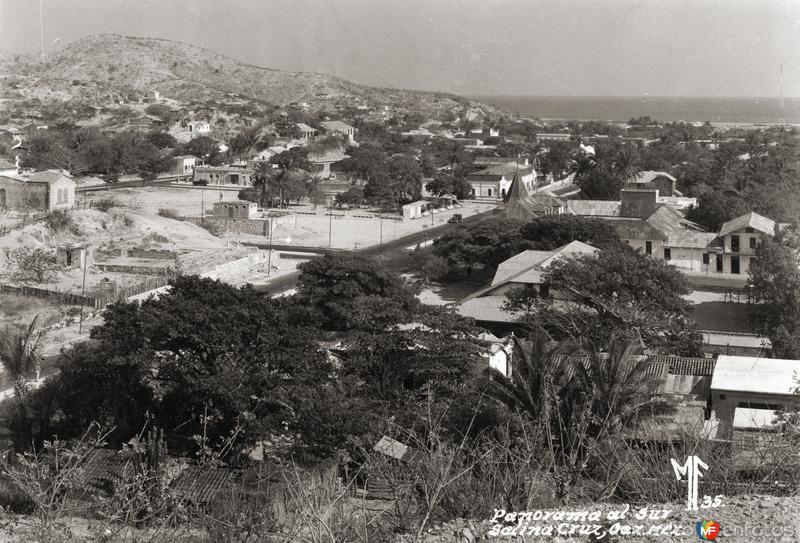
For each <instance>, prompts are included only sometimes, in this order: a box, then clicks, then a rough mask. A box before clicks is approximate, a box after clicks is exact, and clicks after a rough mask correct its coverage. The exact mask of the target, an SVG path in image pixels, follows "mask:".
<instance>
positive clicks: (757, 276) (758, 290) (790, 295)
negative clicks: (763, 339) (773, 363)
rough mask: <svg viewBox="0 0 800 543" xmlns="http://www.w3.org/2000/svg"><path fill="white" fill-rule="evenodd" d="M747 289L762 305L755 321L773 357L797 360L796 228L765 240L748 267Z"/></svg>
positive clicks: (799, 288) (799, 253)
mask: <svg viewBox="0 0 800 543" xmlns="http://www.w3.org/2000/svg"><path fill="white" fill-rule="evenodd" d="M749 273H750V286H751V287H752V289H753V292H754V294H755V295H756V296H758V297H759V298H760V299H761V301H762V302H763V303H761V304H757V306H756V311H755V313H754V320H755V323H756V326H757V327H758V329H759V331H761V332H762V333H763V334H765V335H766V336H767V337H769V339H770V341H771V342H772V350H773V354H774V355H775V356H777V357H782V358H798V357H800V236H799V235H798V231H797V228H796V227H792V228H788V229H786V230H784V231H783V232H780V233H779V234H778V235H777V236H776V237H775V238H774V239H766V240H764V241H763V242H762V243H761V245H759V246H758V247H757V248H756V258H755V259H753V260H752V261H751V263H750V269H749Z"/></svg>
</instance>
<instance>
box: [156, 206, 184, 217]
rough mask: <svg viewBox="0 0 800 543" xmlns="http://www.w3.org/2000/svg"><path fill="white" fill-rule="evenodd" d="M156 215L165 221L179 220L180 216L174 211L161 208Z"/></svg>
mask: <svg viewBox="0 0 800 543" xmlns="http://www.w3.org/2000/svg"><path fill="white" fill-rule="evenodd" d="M158 215H159V216H160V217H166V218H167V219H176V220H177V219H180V218H181V215H180V213H178V212H177V211H176V210H174V209H169V208H163V207H162V208H161V209H159V210H158Z"/></svg>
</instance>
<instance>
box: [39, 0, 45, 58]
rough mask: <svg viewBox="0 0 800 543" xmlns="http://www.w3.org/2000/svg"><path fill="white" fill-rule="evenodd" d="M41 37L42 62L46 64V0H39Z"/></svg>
mask: <svg viewBox="0 0 800 543" xmlns="http://www.w3.org/2000/svg"><path fill="white" fill-rule="evenodd" d="M39 38H40V40H41V42H42V64H44V0H39Z"/></svg>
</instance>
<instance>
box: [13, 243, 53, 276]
mask: <svg viewBox="0 0 800 543" xmlns="http://www.w3.org/2000/svg"><path fill="white" fill-rule="evenodd" d="M13 259H14V265H15V266H16V268H17V275H18V276H19V277H20V278H21V279H23V280H33V281H36V282H37V283H44V282H46V281H48V280H49V279H50V278H51V277H52V275H53V273H54V272H55V270H56V269H58V268H57V266H56V263H55V258H54V255H53V253H52V252H51V251H48V250H46V249H42V248H41V247H36V248H32V247H20V248H19V249H17V250H15V251H14V256H13Z"/></svg>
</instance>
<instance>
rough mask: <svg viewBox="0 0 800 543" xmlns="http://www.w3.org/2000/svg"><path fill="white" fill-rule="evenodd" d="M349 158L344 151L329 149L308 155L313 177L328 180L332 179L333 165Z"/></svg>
mask: <svg viewBox="0 0 800 543" xmlns="http://www.w3.org/2000/svg"><path fill="white" fill-rule="evenodd" d="M345 158H347V155H345V154H344V149H341V148H339V149H329V150H327V151H323V152H319V153H308V161H309V162H311V165H312V170H311V175H313V176H317V177H320V178H322V179H328V178H330V177H331V165H332V164H335V163H337V162H340V161H342V160H344V159H345Z"/></svg>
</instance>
